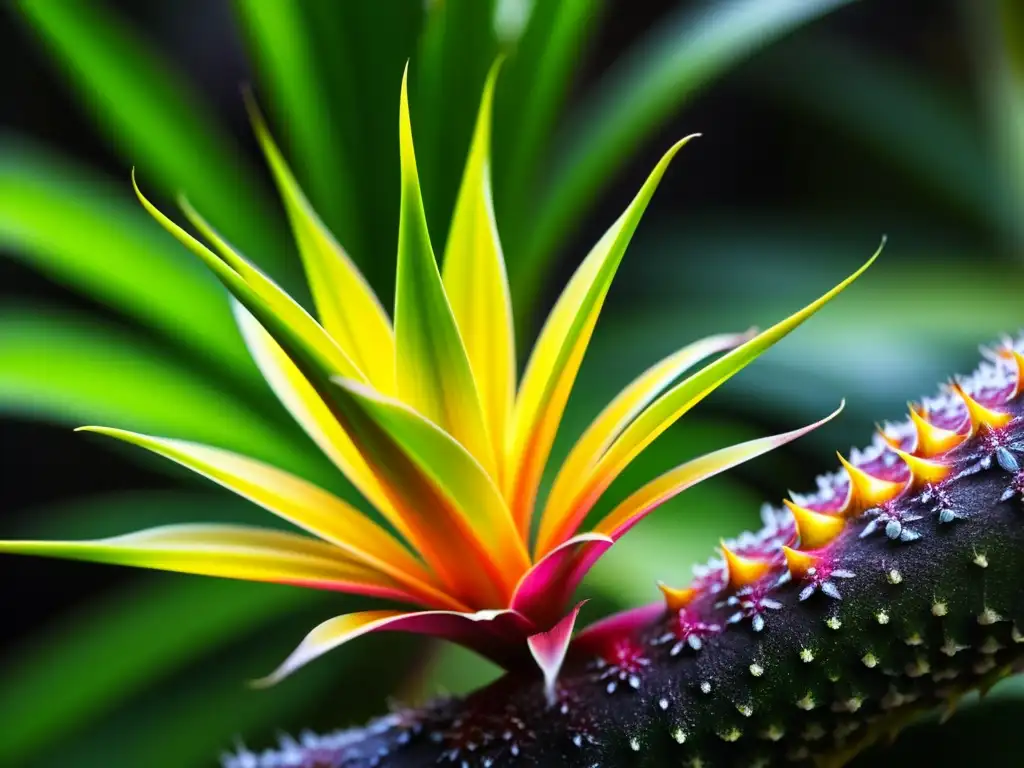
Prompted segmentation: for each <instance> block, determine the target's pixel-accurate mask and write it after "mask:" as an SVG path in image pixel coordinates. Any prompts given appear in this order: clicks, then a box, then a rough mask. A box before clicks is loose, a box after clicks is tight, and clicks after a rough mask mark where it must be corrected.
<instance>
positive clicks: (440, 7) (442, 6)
mask: <svg viewBox="0 0 1024 768" xmlns="http://www.w3.org/2000/svg"><path fill="white" fill-rule="evenodd" d="M493 19H494V0H444V1H443V2H433V3H428V4H427V15H426V21H425V24H424V27H423V33H422V35H421V36H420V49H419V55H418V56H417V57H416V60H415V62H414V64H413V66H412V72H411V78H413V82H414V83H415V86H416V90H415V93H414V95H413V118H412V119H413V138H414V140H415V143H416V158H417V162H418V164H419V169H420V178H421V180H422V181H421V185H422V188H423V201H424V205H425V206H426V210H427V221H428V223H429V230H430V237H431V240H432V241H433V243H434V245H435V250H437V251H438V253H440V252H441V251H442V250H443V245H444V243H445V241H446V240H447V238H448V225H449V223H450V218H451V214H452V210H453V209H454V207H455V195H456V193H457V191H458V188H459V182H460V181H461V179H462V170H463V167H464V164H465V160H466V154H467V151H468V149H469V139H470V135H471V134H472V131H473V124H474V122H475V119H476V113H477V107H478V105H479V103H480V93H481V92H482V91H483V85H484V79H485V78H486V76H487V71H488V70H489V69H490V67H491V64H493V63H494V59H495V57H496V55H497V51H498V42H497V38H496V35H495V31H494V23H493Z"/></svg>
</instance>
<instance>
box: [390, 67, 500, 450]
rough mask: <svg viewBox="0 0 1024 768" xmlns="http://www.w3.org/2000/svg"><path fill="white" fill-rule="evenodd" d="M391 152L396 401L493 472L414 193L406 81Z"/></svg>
mask: <svg viewBox="0 0 1024 768" xmlns="http://www.w3.org/2000/svg"><path fill="white" fill-rule="evenodd" d="M399 119H400V128H399V144H400V147H401V158H402V205H401V213H400V218H399V223H398V271H397V273H396V275H395V353H396V356H397V357H396V359H397V363H396V374H397V379H398V395H399V397H400V398H401V399H402V400H403V401H405V402H406V403H408V404H409V405H410V406H412V407H413V408H415V409H416V410H418V411H419V412H420V413H421V414H423V416H424V417H426V418H427V419H429V420H431V421H433V422H434V423H435V424H437V425H438V426H439V427H441V428H442V429H444V430H445V431H446V432H448V434H450V435H451V436H452V437H454V438H455V439H456V440H458V441H459V442H461V443H462V444H463V445H464V446H466V448H467V449H468V450H469V451H470V452H471V453H472V454H473V455H474V456H476V457H477V459H478V460H479V461H480V462H481V463H482V464H483V465H484V467H485V468H487V469H489V470H493V469H495V468H496V466H497V458H498V457H497V456H495V455H494V452H493V449H492V445H491V443H490V441H489V440H488V438H487V430H486V427H485V425H484V414H483V409H482V408H481V405H480V397H479V393H478V392H477V386H476V381H475V379H474V377H473V372H472V369H471V367H470V363H469V357H468V356H467V354H466V348H465V346H464V344H463V342H462V337H461V335H460V334H459V329H458V326H457V325H456V322H455V317H454V315H453V314H452V308H451V306H450V305H449V303H448V298H447V296H446V295H445V290H444V285H443V283H442V282H441V273H440V271H439V270H438V268H437V260H436V259H435V258H434V249H433V247H432V246H431V242H430V235H429V234H428V232H427V221H426V216H425V214H424V211H423V198H422V196H421V193H420V183H419V174H418V173H417V167H416V155H415V153H414V150H413V138H412V125H411V123H410V119H409V102H408V94H407V90H406V81H405V80H403V81H402V92H401V112H400V118H399Z"/></svg>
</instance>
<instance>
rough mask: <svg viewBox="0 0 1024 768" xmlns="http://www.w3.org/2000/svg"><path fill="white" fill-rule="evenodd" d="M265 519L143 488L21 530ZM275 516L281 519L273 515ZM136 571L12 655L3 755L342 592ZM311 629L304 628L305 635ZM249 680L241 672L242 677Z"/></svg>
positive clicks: (89, 532)
mask: <svg viewBox="0 0 1024 768" xmlns="http://www.w3.org/2000/svg"><path fill="white" fill-rule="evenodd" d="M254 517H260V518H261V519H262V518H268V519H269V518H271V516H270V515H265V514H261V510H259V509H258V508H256V507H254V506H253V505H251V504H247V503H245V502H243V501H242V500H240V499H234V498H232V497H230V496H227V494H217V495H212V494H198V493H194V494H183V493H182V494H178V493H163V494H157V493H152V494H147V493H134V494H124V495H120V496H108V497H102V498H98V499H91V500H85V501H80V502H73V503H70V504H67V505H63V506H62V507H59V508H56V509H50V510H40V511H38V512H37V513H36V514H35V515H34V516H33V522H32V524H30V525H29V526H22V530H21V531H20V532H19V533H21V534H22V535H26V536H39V537H44V538H48V537H54V536H62V537H73V538H77V537H89V536H95V535H107V534H114V533H124V532H127V531H131V530H136V529H139V528H145V527H148V526H150V525H160V524H164V523H170V522H182V521H190V520H191V521H197V520H200V521H202V520H205V521H209V520H217V521H222V522H236V521H237V522H242V521H252V519H253V518H254ZM269 524H270V525H274V522H273V520H272V519H270V521H269ZM5 533H6V531H5ZM77 567H79V566H74V568H77ZM81 567H83V568H85V567H94V566H81ZM69 572H73V570H69ZM133 581H136V582H138V583H136V584H133V586H131V587H130V588H125V589H122V590H119V591H117V592H115V593H114V594H111V595H109V596H107V597H104V598H101V599H98V600H94V601H91V602H90V603H88V604H87V605H85V606H83V607H82V608H81V609H80V610H78V611H76V612H74V613H72V614H69V615H63V616H61V617H60V618H59V619H58V620H57V621H56V622H55V623H54V624H53V625H51V626H49V627H47V628H46V629H45V630H43V631H42V632H39V633H37V634H35V635H33V637H32V639H31V642H30V643H28V644H26V645H25V646H24V647H22V648H21V649H20V650H16V651H14V652H13V653H12V654H11V655H10V656H9V657H8V658H7V659H5V663H4V670H3V679H4V696H3V697H0V719H2V720H3V722H4V733H5V737H4V738H3V739H0V763H2V764H4V765H15V764H17V765H22V764H23V761H24V760H25V759H27V757H28V756H30V755H32V754H34V753H35V752H37V751H38V750H39V749H41V748H43V747H47V746H51V745H52V744H54V743H59V742H61V741H62V740H63V735H64V734H66V733H68V732H70V731H72V730H74V729H75V728H80V727H82V726H84V725H87V724H88V723H90V722H93V721H97V720H101V719H103V718H104V716H105V715H106V714H107V712H109V711H110V709H111V708H113V707H114V706H116V705H117V704H118V703H119V702H122V701H124V700H126V699H128V698H129V697H131V696H132V695H134V694H136V693H137V692H138V691H140V690H143V689H145V688H147V687H149V686H152V685H154V684H155V683H156V681H157V680H159V679H161V678H163V677H166V676H167V675H169V674H171V673H172V672H173V671H174V670H176V669H179V668H181V667H183V666H185V665H187V664H189V663H191V662H193V661H194V660H195V659H197V658H200V657H202V656H204V655H205V654H208V653H210V652H211V651H212V650H213V649H215V648H218V647H221V646H223V645H225V644H226V643H228V642H230V641H232V640H234V639H235V638H237V637H239V636H243V635H246V634H249V633H252V632H255V631H256V630H257V628H258V627H261V626H263V625H265V624H267V623H269V622H270V621H277V620H280V619H281V617H283V616H285V615H288V614H292V613H295V612H297V611H299V610H300V609H308V608H310V607H311V606H314V605H320V604H327V603H328V601H329V600H334V601H337V600H338V597H337V596H336V595H325V593H321V592H315V591H312V590H302V589H293V588H289V587H281V586H278V585H264V584H249V583H245V582H235V581H228V580H220V579H200V578H190V577H187V576H178V575H173V576H164V575H160V576H154V575H152V574H144V575H138V576H135V577H134V578H133ZM301 631H302V627H301V626H300V627H296V629H295V632H296V633H297V634H300V633H301ZM252 673H253V670H252V669H250V670H248V671H247V672H246V673H245V674H252ZM244 679H245V678H244V675H241V676H239V678H238V685H239V686H241V685H242V683H243V681H244ZM56 691H59V692H60V695H54V694H55V692H56ZM161 741H162V740H158V741H157V742H153V743H160V742H161ZM153 743H151V744H150V747H151V748H152V744H153ZM108 749H110V745H108ZM75 764H78V765H84V764H86V763H84V762H81V761H76V763H75ZM122 764H123V765H126V766H127V765H129V764H130V763H122ZM141 764H143V763H136V765H141ZM146 764H148V763H146Z"/></svg>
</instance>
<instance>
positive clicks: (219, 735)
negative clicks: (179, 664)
mask: <svg viewBox="0 0 1024 768" xmlns="http://www.w3.org/2000/svg"><path fill="white" fill-rule="evenodd" d="M343 605H344V604H343V603H342V604H341V605H338V606H336V608H337V609H338V610H343ZM307 615H310V619H312V615H311V614H310V613H309V612H304V613H302V614H301V615H300V618H297V619H296V622H298V621H305V622H306V623H309V619H303V618H301V617H305V616H307ZM319 615H320V616H321V617H322V616H324V615H325V614H324V612H323V611H322V610H321V611H319ZM327 615H329V614H327ZM287 623H288V624H289V625H290V624H292V621H289V622H287ZM394 640H395V638H377V639H375V640H374V643H375V645H376V648H377V652H376V653H374V654H373V655H371V656H369V657H368V656H367V655H366V653H365V651H364V652H359V651H353V652H347V649H346V650H342V651H337V652H335V653H332V654H330V655H328V656H327V657H325V658H324V659H322V660H320V661H319V662H318V664H317V669H318V672H319V674H308V675H301V676H297V677H296V678H294V679H292V680H289V681H287V682H286V683H283V684H281V685H279V686H276V687H275V688H274V689H273V690H271V691H254V690H251V689H250V688H248V687H247V686H246V685H245V684H244V681H245V680H246V679H249V678H251V677H252V674H253V670H261V669H263V668H265V667H266V665H267V662H268V655H269V654H272V653H274V652H275V650H274V649H279V648H285V647H287V646H288V645H289V644H291V643H292V642H294V630H293V629H292V628H291V627H288V626H278V627H274V626H269V627H266V628H265V629H263V630H261V632H260V636H259V638H258V639H257V638H253V639H252V640H251V641H247V642H244V643H239V644H237V646H236V647H233V648H229V649H226V651H225V652H224V653H221V654H218V656H216V657H213V658H210V659H205V660H204V661H203V663H202V664H200V665H196V666H192V667H190V668H189V669H188V670H187V671H186V674H185V675H183V676H182V678H181V679H175V680H172V681H168V683H167V684H165V685H162V686H160V687H159V688H157V689H154V690H152V691H151V692H147V694H146V695H145V696H143V697H139V698H137V699H135V700H132V701H131V702H128V703H127V704H126V705H125V706H123V707H121V708H120V709H119V710H118V711H117V712H116V713H114V714H113V716H112V717H110V718H109V719H106V720H104V722H102V723H98V724H97V725H96V726H95V727H93V728H91V729H90V730H89V732H87V733H84V734H82V736H81V737H79V738H77V739H70V740H68V741H66V742H64V743H59V744H54V745H52V748H51V749H50V750H48V751H47V753H46V755H45V759H42V760H39V761H38V763H33V768H50V767H51V766H52V768H65V766H68V765H75V766H78V765H102V766H104V767H105V768H136V767H137V766H146V768H182V766H207V765H213V764H216V761H217V758H218V757H219V756H220V755H223V754H225V753H228V752H231V751H234V750H236V749H238V748H239V746H240V742H243V743H245V744H246V745H247V746H248V747H249V748H250V749H251V752H250V753H252V752H255V753H257V754H258V753H260V752H262V750H263V749H264V748H266V747H270V746H272V745H274V744H275V743H276V742H277V738H276V735H278V734H282V733H292V734H298V733H299V732H300V731H301V730H305V729H307V728H308V729H313V730H315V731H318V732H322V733H327V732H330V731H332V730H334V729H336V728H337V727H338V726H339V725H348V724H357V723H361V722H365V721H366V720H367V719H368V718H369V717H371V716H373V715H378V714H379V713H380V712H381V710H382V709H383V708H384V707H385V704H386V695H387V692H388V691H389V690H391V689H393V688H394V686H395V685H396V683H397V681H398V679H399V678H400V677H401V676H402V675H403V674H405V673H406V671H407V669H408V667H409V665H410V663H414V662H415V659H416V655H415V654H413V653H410V651H409V646H408V645H407V644H402V643H398V642H394ZM268 648H269V649H271V650H269V651H268ZM339 691H341V692H342V695H341V696H339ZM345 691H358V692H359V695H358V696H352V695H347V696H346V695H344V692H345ZM168 734H174V738H168ZM154 745H159V747H158V748H155V747H154Z"/></svg>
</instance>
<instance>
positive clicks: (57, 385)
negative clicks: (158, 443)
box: [0, 308, 325, 476]
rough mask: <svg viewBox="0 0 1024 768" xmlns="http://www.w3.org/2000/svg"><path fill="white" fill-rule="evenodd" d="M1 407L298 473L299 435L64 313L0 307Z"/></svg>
mask: <svg viewBox="0 0 1024 768" xmlns="http://www.w3.org/2000/svg"><path fill="white" fill-rule="evenodd" d="M0 411H6V412H9V413H10V412H14V413H18V414H25V415H30V416H35V417H39V418H45V419H48V420H55V421H58V422H62V423H65V424H70V425H73V426H78V425H79V424H82V423H86V422H97V421H99V422H106V423H108V424H117V425H118V426H123V427H127V428H132V429H137V430H141V431H152V432H164V433H169V434H173V435H177V436H180V437H183V438H188V439H194V440H198V441H201V442H205V443H211V444H213V445H218V446H222V447H225V448H232V449H236V450H242V451H245V452H248V453H252V454H255V455H258V456H259V457H260V458H263V459H265V460H267V461H270V462H271V463H275V464H279V465H280V466H282V467H288V468H292V469H294V470H295V471H297V472H299V473H300V474H304V475H307V476H309V475H311V474H312V475H321V474H323V473H324V465H325V463H324V462H323V461H322V459H320V458H319V457H318V456H316V455H315V452H313V451H311V450H310V446H309V445H308V444H307V443H304V442H302V441H301V439H300V441H299V442H296V437H297V436H296V435H294V434H293V433H290V432H289V430H288V429H287V428H285V427H283V426H278V425H276V424H274V423H273V422H268V421H267V420H266V418H265V417H264V416H262V415H261V414H260V413H258V412H256V411H255V410H253V409H251V408H250V407H249V406H248V405H246V404H245V403H243V402H241V401H240V400H239V399H238V398H237V397H234V396H232V395H231V394H230V393H228V392H226V391H222V390H221V389H219V388H218V387H217V385H216V383H215V382H210V383H208V382H206V381H204V380H203V379H202V377H201V376H198V375H196V373H195V372H193V371H191V370H189V368H188V367H187V366H185V365H184V364H183V363H181V362H180V361H179V360H177V359H175V358H174V356H172V355H169V354H167V353H166V352H164V351H163V350H161V349H160V348H159V347H157V346H156V345H153V344H152V343H149V342H147V341H146V340H145V339H143V338H140V337H137V336H135V335H133V334H130V333H128V332H125V331H121V330H119V329H116V328H113V327H110V326H108V325H104V324H102V323H99V322H97V321H95V320H93V319H91V318H86V317H78V316H75V315H73V314H71V313H67V312H56V311H53V310H49V311H42V310H32V309H25V308H5V309H4V310H3V311H2V312H0Z"/></svg>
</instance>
